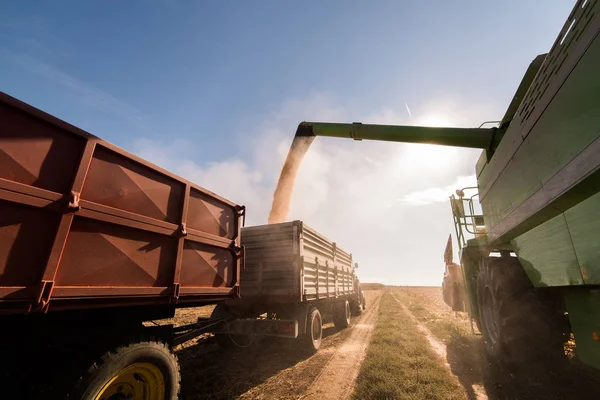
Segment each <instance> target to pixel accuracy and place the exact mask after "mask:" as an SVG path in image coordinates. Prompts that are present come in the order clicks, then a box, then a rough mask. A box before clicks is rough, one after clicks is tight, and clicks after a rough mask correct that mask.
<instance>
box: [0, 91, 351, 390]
mask: <svg viewBox="0 0 600 400" xmlns="http://www.w3.org/2000/svg"><path fill="white" fill-rule="evenodd" d="M245 211H246V210H245V208H244V207H243V206H241V205H238V204H236V203H233V202H231V201H229V200H227V199H224V198H222V197H220V196H218V195H216V194H215V193H212V192H210V191H208V190H206V189H204V188H202V187H200V186H197V185H195V184H194V183H192V182H189V181H187V180H185V179H182V178H180V177H178V176H176V175H174V174H172V173H170V172H168V171H165V170H163V169H161V168H159V167H157V166H155V165H152V164H150V163H149V162H147V161H145V160H143V159H141V158H139V157H136V156H134V155H133V154H130V153H128V152H126V151H124V150H122V149H120V148H118V147H116V146H114V145H112V144H110V143H107V142H106V141H103V140H101V139H99V138H97V137H95V136H93V135H91V134H89V133H87V132H85V131H83V130H81V129H78V128H76V127H74V126H72V125H70V124H68V123H66V122H64V121H61V120H59V119H57V118H55V117H52V116H51V115H48V114H46V113H44V112H42V111H40V110H38V109H35V108H34V107H31V106H29V105H27V104H25V103H23V102H21V101H19V100H17V99H15V98H12V97H11V96H8V95H7V94H4V93H2V92H0V324H1V325H0V326H1V329H0V354H1V355H2V357H1V358H0V362H1V363H2V365H1V366H0V381H1V382H2V387H3V389H2V391H3V394H2V396H0V397H2V398H5V396H6V398H52V399H53V398H57V399H64V398H69V399H86V400H87V399H94V400H100V399H121V398H123V399H169V400H171V399H176V398H177V396H178V393H179V387H180V372H179V365H178V362H177V358H176V356H175V355H174V354H173V351H172V346H174V345H177V344H181V343H183V342H185V341H187V340H190V339H193V338H195V337H197V336H199V335H201V334H204V333H208V332H213V333H215V334H216V335H217V339H218V340H219V341H220V342H221V343H227V340H230V339H231V338H238V340H247V338H248V337H254V336H256V335H275V336H282V337H288V338H299V339H300V340H299V341H298V343H299V344H303V345H305V346H304V347H305V348H308V349H309V350H312V351H316V350H317V349H318V347H319V344H320V340H321V336H320V335H321V324H320V323H321V316H320V312H323V313H324V314H330V315H332V318H334V320H335V321H336V326H338V327H339V328H343V327H345V326H347V324H348V322H349V318H350V313H351V307H353V308H355V309H356V308H357V307H358V306H360V303H359V302H358V301H359V300H358V299H359V297H358V296H359V294H360V291H359V288H358V287H357V286H355V285H356V284H357V282H358V281H357V280H356V276H355V273H354V265H353V264H352V257H351V255H350V254H349V253H347V252H345V251H343V250H342V249H340V248H338V247H337V245H336V244H335V243H333V242H330V241H328V240H327V239H325V238H324V237H323V236H322V235H320V234H318V233H317V232H315V231H313V230H311V229H310V228H308V227H306V226H305V225H303V224H302V223H301V222H293V223H287V224H281V225H276V226H273V227H268V226H266V227H256V228H247V230H246V231H245V234H244V236H245V242H246V245H247V247H248V248H247V250H244V247H243V243H242V242H243V240H242V239H241V235H240V233H241V231H242V227H243V225H244V220H245ZM257 251H259V252H258V253H257ZM244 260H246V269H244ZM244 280H246V281H247V283H248V284H247V285H246V286H245V285H244V283H243V282H244ZM244 291H246V292H247V294H248V299H249V301H248V302H244V301H243V298H244ZM223 302H226V304H227V305H228V306H227V307H225V306H222V305H221V306H217V307H216V309H215V310H216V311H215V313H214V314H213V316H212V317H211V318H200V319H199V320H198V321H197V322H196V323H193V324H188V325H184V326H179V327H174V326H173V325H171V324H169V323H151V322H152V321H157V320H165V319H169V318H172V317H173V316H174V314H175V310H176V308H178V307H192V306H202V305H208V304H219V303H223ZM224 304H225V303H224ZM267 313H268V315H264V314H267ZM307 318H310V320H309V321H308V322H307ZM307 325H308V326H309V330H308V332H307ZM230 341H231V340H230Z"/></svg>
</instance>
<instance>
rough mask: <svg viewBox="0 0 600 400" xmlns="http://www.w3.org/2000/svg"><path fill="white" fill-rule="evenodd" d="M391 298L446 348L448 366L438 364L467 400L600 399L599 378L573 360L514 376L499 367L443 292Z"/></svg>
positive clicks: (404, 290)
mask: <svg viewBox="0 0 600 400" xmlns="http://www.w3.org/2000/svg"><path fill="white" fill-rule="evenodd" d="M391 292H392V293H393V294H394V295H395V296H396V297H397V298H398V300H399V301H400V302H401V303H402V304H403V305H404V306H405V308H406V309H407V310H408V311H409V312H410V313H411V314H412V315H414V317H415V318H416V320H417V321H418V322H419V323H421V324H422V325H424V326H425V327H427V329H428V330H429V331H430V332H431V333H432V334H433V336H434V337H435V339H437V340H438V341H439V342H440V343H441V344H442V345H443V346H445V353H446V355H445V360H444V359H443V357H440V354H439V353H438V354H437V355H438V360H439V361H440V362H442V363H446V364H447V365H448V368H449V369H450V371H449V372H450V373H451V374H452V375H454V376H455V377H456V379H458V381H459V382H460V384H461V385H462V386H463V388H464V391H465V394H466V395H467V398H469V399H480V398H489V399H494V400H504V399H598V398H600V387H598V385H597V382H598V381H599V378H600V374H599V373H598V372H597V371H595V370H592V369H591V368H588V367H587V366H585V365H583V364H581V363H579V362H578V361H577V359H576V358H574V357H570V358H569V359H568V362H566V363H565V364H564V365H524V366H522V368H519V370H512V371H506V370H502V369H499V368H497V367H494V365H493V364H491V363H489V362H488V361H487V359H486V357H485V355H484V351H483V344H482V341H481V336H480V335H479V333H478V332H477V328H476V327H475V331H474V333H472V331H471V328H470V324H469V320H468V316H467V313H462V312H453V311H452V310H451V309H450V308H449V307H448V306H446V304H445V303H444V301H443V298H442V292H441V289H440V288H439V287H428V288H425V287H395V288H392V289H391ZM524 329H526V327H524ZM483 396H486V397H483Z"/></svg>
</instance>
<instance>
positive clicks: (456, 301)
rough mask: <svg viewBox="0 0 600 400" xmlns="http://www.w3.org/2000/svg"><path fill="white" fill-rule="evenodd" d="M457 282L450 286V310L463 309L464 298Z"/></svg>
mask: <svg viewBox="0 0 600 400" xmlns="http://www.w3.org/2000/svg"><path fill="white" fill-rule="evenodd" d="M461 289H462V288H461V287H460V284H459V283H454V286H453V287H452V311H465V300H464V299H463V295H462V293H463V292H462V290H461Z"/></svg>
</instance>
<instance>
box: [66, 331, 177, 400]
mask: <svg viewBox="0 0 600 400" xmlns="http://www.w3.org/2000/svg"><path fill="white" fill-rule="evenodd" d="M180 381H181V375H180V374H179V364H178V363H177V357H175V355H174V354H173V353H172V352H171V350H170V349H169V347H168V346H167V345H166V344H164V343H160V342H139V343H134V344H130V345H128V346H122V347H119V348H117V349H116V350H114V351H110V352H108V353H106V354H104V355H103V356H102V357H101V359H100V360H99V361H97V362H95V363H94V364H93V365H92V366H91V367H90V368H89V369H88V371H87V373H86V375H85V376H84V377H82V378H81V379H80V380H79V383H78V384H77V387H76V389H75V392H74V393H73V396H70V397H69V398H72V399H82V400H105V399H106V400H109V399H136V400H137V399H140V400H141V399H143V400H146V399H148V400H158V399H160V400H176V399H177V398H178V397H179V389H180Z"/></svg>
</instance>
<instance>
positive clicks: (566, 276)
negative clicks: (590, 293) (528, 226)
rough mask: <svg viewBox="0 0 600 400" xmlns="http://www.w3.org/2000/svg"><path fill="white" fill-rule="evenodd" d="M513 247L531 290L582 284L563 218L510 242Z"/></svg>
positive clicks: (550, 221) (558, 217)
mask: <svg viewBox="0 0 600 400" xmlns="http://www.w3.org/2000/svg"><path fill="white" fill-rule="evenodd" d="M512 245H513V248H514V251H515V253H516V254H517V256H518V257H519V261H520V262H521V265H522V266H523V268H524V269H525V272H526V273H527V275H528V276H529V279H530V280H531V282H532V283H533V285H534V286H536V287H543V286H568V285H582V284H583V283H584V282H583V278H582V276H581V271H580V269H579V264H578V262H577V257H576V255H575V250H574V248H573V244H572V242H571V236H570V235H569V229H568V227H567V222H566V220H565V217H564V215H563V214H560V215H558V216H556V217H554V218H552V219H550V220H548V221H546V222H544V223H543V224H541V225H539V226H537V227H536V228H534V229H532V230H530V231H529V232H527V233H525V234H523V235H521V236H519V237H517V238H515V239H513V240H512Z"/></svg>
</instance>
